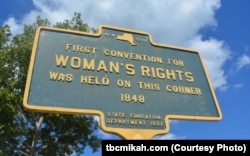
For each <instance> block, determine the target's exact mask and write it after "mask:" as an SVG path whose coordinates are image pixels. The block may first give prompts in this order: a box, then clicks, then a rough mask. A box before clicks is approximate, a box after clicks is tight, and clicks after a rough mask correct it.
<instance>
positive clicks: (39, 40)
mask: <svg viewBox="0 0 250 156" xmlns="http://www.w3.org/2000/svg"><path fill="white" fill-rule="evenodd" d="M24 107H25V108H26V109H28V110H31V111H40V112H55V113H72V114H76V113H82V114H92V115H99V116H100V118H101V127H102V128H103V130H105V131H107V132H113V133H117V134H119V135H121V136H122V137H124V138H151V137H152V136H154V135H156V134H162V133H166V132H168V130H169V124H168V119H187V120H210V121H211V120H212V121H216V120H220V119H221V117H222V115H221V111H220V108H219V104H218V102H217V99H216V95H215V93H214V90H213V87H212V84H211V82H210V79H209V76H208V74H207V71H206V69H205V65H204V63H203V60H202V57H201V55H200V53H199V52H197V51H194V50H190V49H186V48H180V47H173V46H168V45H162V44H156V43H154V42H153V41H152V38H151V36H150V35H149V34H148V33H145V32H140V31H134V30H128V29H123V28H117V27H110V26H101V27H100V28H99V31H98V33H96V34H94V33H84V32H78V31H69V30H62V29H55V28H47V27H39V28H38V29H37V32H36V36H35V42H34V46H33V51H32V56H31V62H30V68H29V72H28V78H27V84H26V90H25V95H24Z"/></svg>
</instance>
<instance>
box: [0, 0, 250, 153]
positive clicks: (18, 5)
mask: <svg viewBox="0 0 250 156" xmlns="http://www.w3.org/2000/svg"><path fill="white" fill-rule="evenodd" d="M249 5H250V2H249V1H246V0H245V1H244V0H241V1H235V0H224V1H220V0H208V1H204V0H185V1H184V0H175V1H173V0H164V1H160V0H155V1H151V0H140V1H134V0H127V1H118V0H102V1H101V0H96V1H93V0H75V1H74V2H73V1H70V0H40V1H39V0H8V1H5V3H2V4H1V9H0V23H1V25H3V24H8V25H10V26H11V30H12V32H13V33H20V32H22V28H23V25H24V24H31V23H33V22H34V21H35V18H36V16H38V15H40V16H41V17H42V18H47V19H49V21H50V22H52V23H55V22H59V21H63V20H65V19H71V17H72V16H73V14H74V12H80V13H81V14H82V18H83V20H84V22H86V23H88V24H89V25H90V26H91V27H95V28H97V27H98V26H100V25H103V24H105V25H111V26H118V27H123V28H129V29H135V30H140V31H144V32H148V33H150V34H151V35H152V37H153V40H154V41H155V42H156V43H161V44H167V45H174V46H180V47H186V48H192V49H196V50H198V51H200V52H201V54H202V56H203V58H204V60H205V64H206V66H207V68H208V73H209V76H210V78H211V80H212V83H213V86H214V89H215V92H216V96H217V99H218V101H219V105H220V108H221V111H222V120H220V121H216V122H208V121H182V120H178V121H177V120H175V121H171V122H170V131H169V133H168V134H166V135H163V136H157V137H155V138H154V139H250V121H249V119H250V103H249V95H250V94H249V93H250V92H249V88H250V82H249V78H250V31H249V28H250V22H249V15H250V10H249ZM97 133H98V135H100V136H101V137H102V138H103V139H120V138H119V137H117V136H115V135H111V134H107V133H103V132H102V131H99V132H97ZM95 155H100V152H97V153H95Z"/></svg>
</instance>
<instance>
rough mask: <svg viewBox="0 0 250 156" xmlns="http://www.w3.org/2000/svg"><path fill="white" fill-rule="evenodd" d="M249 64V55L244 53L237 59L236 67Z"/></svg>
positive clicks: (239, 67)
mask: <svg viewBox="0 0 250 156" xmlns="http://www.w3.org/2000/svg"><path fill="white" fill-rule="evenodd" d="M248 65H250V56H248V55H246V54H244V55H242V56H241V57H240V58H239V59H238V61H237V68H238V69H241V68H243V67H245V66H248Z"/></svg>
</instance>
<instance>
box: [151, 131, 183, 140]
mask: <svg viewBox="0 0 250 156" xmlns="http://www.w3.org/2000/svg"><path fill="white" fill-rule="evenodd" d="M185 138H186V137H185V136H177V135H175V134H173V133H168V134H165V135H158V136H155V137H154V138H153V139H154V140H179V139H185Z"/></svg>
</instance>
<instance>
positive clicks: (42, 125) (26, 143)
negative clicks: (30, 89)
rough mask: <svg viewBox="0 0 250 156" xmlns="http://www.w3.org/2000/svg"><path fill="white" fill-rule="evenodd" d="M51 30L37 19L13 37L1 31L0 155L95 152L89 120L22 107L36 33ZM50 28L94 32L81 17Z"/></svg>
mask: <svg viewBox="0 0 250 156" xmlns="http://www.w3.org/2000/svg"><path fill="white" fill-rule="evenodd" d="M38 26H51V24H50V22H49V21H48V20H47V19H41V18H40V17H39V16H38V17H37V19H36V22H35V23H34V24H32V25H25V26H24V29H23V33H22V34H18V35H15V36H13V35H12V34H11V32H10V27H9V26H7V25H5V26H1V27H0V73H1V74H0V155H32V156H33V155H37V154H39V155H65V154H71V153H73V152H74V153H76V154H82V153H83V152H84V149H85V147H87V146H90V147H91V148H92V150H93V152H96V151H97V150H98V149H99V148H100V146H101V139H100V138H98V137H97V136H96V135H95V133H94V132H95V131H96V130H97V129H98V128H99V126H98V123H97V121H95V120H94V118H93V117H91V116H85V115H79V114H76V115H66V114H50V113H35V112H30V111H25V110H24V109H23V107H22V103H23V102H22V101H23V94H24V89H25V83H26V76H27V72H28V66H29V62H30V55H31V49H32V44H33V39H34V34H35V30H36V28H37V27H38ZM53 27H57V28H64V29H71V30H78V31H87V32H95V31H96V30H95V29H93V28H90V27H89V26H88V25H87V24H86V23H83V21H82V19H81V14H80V13H75V14H74V16H73V18H72V19H71V20H65V21H64V22H58V23H56V24H55V25H54V26H53Z"/></svg>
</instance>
